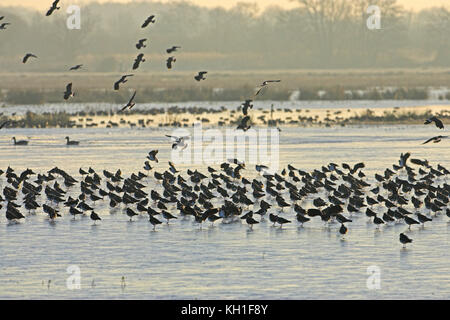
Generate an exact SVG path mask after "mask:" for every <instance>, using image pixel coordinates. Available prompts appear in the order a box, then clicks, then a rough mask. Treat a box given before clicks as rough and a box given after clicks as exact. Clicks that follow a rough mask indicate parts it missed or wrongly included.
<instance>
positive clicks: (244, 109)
mask: <svg viewBox="0 0 450 320" xmlns="http://www.w3.org/2000/svg"><path fill="white" fill-rule="evenodd" d="M252 101H253V100H245V102H244V103H243V106H242V112H243V114H244V116H246V115H248V109H249V108H250V109H252V108H253V104H251V103H252Z"/></svg>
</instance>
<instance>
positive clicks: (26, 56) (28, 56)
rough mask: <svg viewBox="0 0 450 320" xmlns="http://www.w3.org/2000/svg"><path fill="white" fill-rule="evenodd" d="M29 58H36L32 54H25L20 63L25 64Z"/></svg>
mask: <svg viewBox="0 0 450 320" xmlns="http://www.w3.org/2000/svg"><path fill="white" fill-rule="evenodd" d="M29 58H37V56H36V55H34V54H33V53H27V54H26V55H25V57H23V59H22V63H27V61H28V59H29Z"/></svg>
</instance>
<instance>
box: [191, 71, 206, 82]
mask: <svg viewBox="0 0 450 320" xmlns="http://www.w3.org/2000/svg"><path fill="white" fill-rule="evenodd" d="M207 73H208V71H200V72H199V73H198V75H196V76H195V77H194V79H195V80H197V81H201V80H206V78H205V77H204V75H205V74H207Z"/></svg>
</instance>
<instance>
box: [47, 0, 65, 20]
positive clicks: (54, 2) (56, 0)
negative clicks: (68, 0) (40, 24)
mask: <svg viewBox="0 0 450 320" xmlns="http://www.w3.org/2000/svg"><path fill="white" fill-rule="evenodd" d="M58 2H59V0H55V1H53V4H52V6H51V7H50V9H48V11H47V13H46V14H45V15H46V16H47V17H48V16H50V15H51V14H52V13H53V11H55V10H59V9H61V7H58Z"/></svg>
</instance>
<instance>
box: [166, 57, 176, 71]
mask: <svg viewBox="0 0 450 320" xmlns="http://www.w3.org/2000/svg"><path fill="white" fill-rule="evenodd" d="M176 61H177V59H175V57H169V58H168V59H167V61H166V65H167V69H172V64H173V63H174V62H176Z"/></svg>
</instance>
